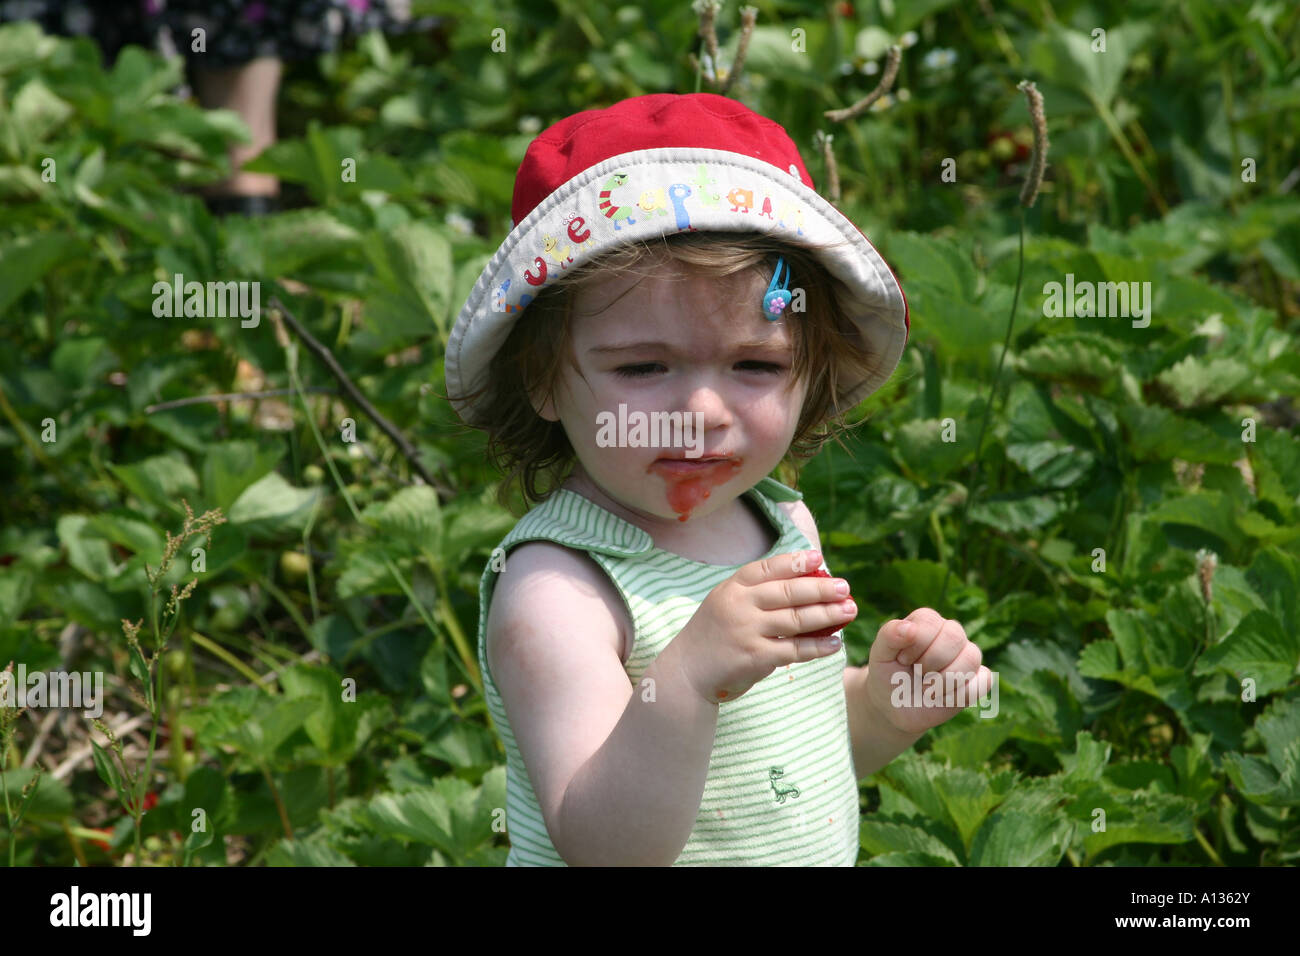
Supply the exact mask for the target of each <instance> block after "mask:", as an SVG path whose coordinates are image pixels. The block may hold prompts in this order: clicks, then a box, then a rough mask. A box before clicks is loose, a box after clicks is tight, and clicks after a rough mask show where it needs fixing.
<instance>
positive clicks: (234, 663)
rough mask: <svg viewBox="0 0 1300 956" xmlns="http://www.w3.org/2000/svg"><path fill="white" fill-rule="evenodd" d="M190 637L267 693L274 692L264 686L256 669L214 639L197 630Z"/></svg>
mask: <svg viewBox="0 0 1300 956" xmlns="http://www.w3.org/2000/svg"><path fill="white" fill-rule="evenodd" d="M190 637H191V638H192V639H193V641H194V643H195V644H198V645H199V647H202V648H203V649H204V650H206V651H208V652H209V653H210V654H212V655H214V656H216V657H219V658H221V659H222V660H223V661H225V662H226V663H227V664H229V665H230V666H231V667H233V668H234V669H235V670H237V671H239V673H241V674H243V675H244V676H245V677H247V678H248V679H249V680H250V681H252V682H253V683H254V684H256V685H257V686H258V687H260V688H262V690H265V691H267V692H269V693H274V691H272V690H271V688H269V687H267V686H266V684H265V683H264V682H263V680H262V676H261V675H260V674H258V673H257V671H255V670H253V669H252V668H251V667H249V666H248V665H247V664H245V663H244V662H243V661H241V660H240V659H239V658H238V657H236V656H235V655H234V654H231V653H230V652H229V651H227V650H226V649H225V648H224V647H222V646H221V645H220V644H218V643H216V642H215V641H212V640H209V639H208V638H206V637H204V636H203V635H202V634H200V633H199V632H198V631H191V632H190Z"/></svg>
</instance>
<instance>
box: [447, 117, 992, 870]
mask: <svg viewBox="0 0 1300 956" xmlns="http://www.w3.org/2000/svg"><path fill="white" fill-rule="evenodd" d="M512 218H513V222H514V229H513V231H512V232H511V233H510V235H509V236H508V237H507V238H506V240H505V242H504V243H503V244H502V246H501V247H500V249H499V250H498V251H497V253H496V255H495V256H493V258H492V259H491V261H490V262H489V263H488V264H487V266H486V267H485V269H484V271H483V274H482V275H481V276H480V278H479V280H478V282H477V284H476V285H475V287H474V290H473V292H472V294H471V295H470V297H469V300H468V301H467V302H466V304H465V306H464V308H463V309H462V310H461V313H460V316H459V318H458V320H457V322H456V326H455V328H454V329H453V331H452V335H451V338H450V343H449V346H448V349H447V357H446V378H447V384H448V395H449V397H450V399H451V401H452V402H453V404H454V406H455V407H456V409H457V411H458V413H459V414H460V415H461V417H462V418H463V419H464V420H465V421H466V422H468V423H469V424H471V425H474V426H476V427H481V428H484V429H486V430H487V431H488V434H489V437H490V447H491V448H492V450H493V452H494V455H495V457H496V458H497V460H498V462H499V463H500V464H501V465H502V466H503V468H504V470H506V471H507V472H508V482H509V481H518V482H519V483H520V484H521V486H522V488H523V489H524V495H525V498H526V499H527V500H529V501H533V502H540V505H539V506H538V507H535V508H533V510H531V511H529V512H528V513H527V514H526V515H525V516H524V517H523V518H522V519H521V520H520V521H519V523H518V524H517V525H516V526H515V528H514V529H513V530H512V531H511V532H510V533H509V534H508V535H506V537H505V538H504V539H503V540H502V542H501V544H500V547H499V549H498V550H497V551H496V552H494V559H493V561H492V562H490V563H489V566H488V568H487V569H486V570H485V571H484V574H483V578H482V582H481V588H480V616H479V635H478V656H479V665H480V668H481V670H482V673H483V676H484V686H485V689H486V693H487V703H488V708H489V712H490V713H491V716H492V719H493V722H494V724H495V726H496V729H497V731H498V733H499V734H500V736H501V738H502V741H503V743H504V746H505V749H506V754H507V807H506V821H507V827H508V830H509V835H510V842H511V851H510V854H509V857H508V860H507V865H542V866H547V865H551V866H561V865H565V864H571V865H613V866H619V865H669V864H681V865H765V864H766V865H814V864H821V865H825V864H830V865H843V866H852V865H853V864H854V862H855V861H856V859H857V855H858V818H859V808H858V780H859V778H861V777H865V776H868V775H870V774H871V773H874V772H875V771H876V770H877V769H879V768H880V767H881V766H883V765H884V764H885V763H887V762H888V761H889V760H891V759H892V758H893V757H894V756H896V755H897V754H898V753H900V752H901V751H902V750H904V749H906V748H907V747H908V746H910V745H911V744H912V743H913V742H914V741H915V740H916V739H917V738H918V737H919V736H920V734H921V733H923V732H924V730H925V729H927V728H928V727H931V726H934V725H935V724H937V723H939V722H941V721H942V720H946V719H947V718H948V717H950V716H952V714H954V713H956V710H957V708H955V707H948V708H935V707H931V708H929V709H928V710H924V711H922V710H920V709H919V708H899V707H896V706H891V704H890V683H889V679H890V677H891V676H893V675H895V674H898V673H903V672H907V671H909V669H911V668H912V667H913V665H915V666H916V668H917V670H918V672H919V671H939V670H945V669H954V668H955V667H956V666H957V665H958V664H964V665H966V666H967V669H969V668H970V665H971V663H972V662H973V665H974V667H975V668H979V650H978V648H976V647H975V645H973V644H970V643H969V642H968V641H967V639H966V636H965V633H964V632H963V631H962V629H961V627H960V625H958V624H957V622H955V621H944V619H943V618H941V617H940V616H939V615H938V614H936V613H935V612H933V611H931V610H929V609H920V610H917V611H914V612H913V613H912V615H910V616H909V618H908V620H907V621H906V622H904V621H891V622H889V623H887V624H886V625H885V626H884V627H882V628H881V631H880V634H879V635H878V636H877V639H876V642H875V644H874V645H873V648H872V656H871V659H870V665H871V666H870V667H869V668H856V667H846V655H845V653H844V651H843V648H842V646H841V643H840V637H839V635H840V629H841V628H843V626H844V625H845V624H847V623H848V622H849V621H851V620H852V619H853V618H854V616H855V615H856V613H857V609H856V607H855V605H854V604H853V602H852V601H851V600H850V599H848V591H849V589H848V584H847V582H845V581H843V580H840V579H836V578H832V577H830V575H829V574H828V573H826V571H825V569H824V564H823V562H822V558H821V555H820V553H819V550H818V549H819V548H820V541H819V537H818V532H817V527H816V524H815V523H814V522H813V519H812V515H811V514H810V513H809V512H808V509H807V508H806V507H805V506H804V505H803V503H802V501H801V499H802V495H801V494H800V493H799V492H798V491H795V490H793V489H791V488H789V487H787V486H785V485H783V484H781V483H779V482H777V481H775V480H774V479H772V478H770V477H767V476H768V474H769V473H770V472H771V471H772V470H773V468H774V467H775V466H776V465H777V464H778V463H779V462H780V461H781V460H782V459H783V458H785V456H786V455H787V453H789V452H791V451H793V452H794V453H795V454H798V455H802V456H806V455H808V454H811V453H812V452H813V451H815V450H816V448H817V447H819V445H820V444H821V443H822V442H823V441H824V440H825V436H824V434H822V433H821V432H819V431H818V429H819V428H820V427H821V426H823V425H825V423H826V422H828V421H831V420H833V419H835V418H836V417H837V416H840V415H842V414H844V413H845V412H847V411H849V410H851V409H852V408H853V407H854V406H855V405H856V404H857V403H858V402H859V401H860V400H861V399H862V398H863V397H865V396H866V395H868V394H870V393H871V392H872V391H874V390H875V389H877V388H879V387H880V386H881V385H882V384H883V383H884V382H885V381H886V380H887V379H888V377H889V375H890V374H891V373H892V371H893V370H894V368H895V367H896V365H897V364H898V361H899V358H900V356H901V354H902V349H903V346H904V344H905V342H906V339H907V332H908V322H907V306H906V302H905V301H904V299H903V295H902V290H901V289H900V288H899V286H898V283H897V280H896V279H895V278H894V275H893V273H892V272H891V271H890V270H889V268H888V266H887V265H886V264H885V263H884V261H883V260H882V259H881V258H880V256H879V255H878V254H877V253H876V251H875V249H874V248H872V246H871V244H870V243H868V242H867V241H866V239H865V238H864V237H863V236H862V234H861V233H860V232H859V231H858V229H857V228H856V227H855V226H854V225H853V224H852V223H851V222H850V221H849V220H848V219H846V218H845V217H844V216H843V215H841V214H840V213H839V212H838V211H837V210H836V209H835V208H834V207H833V206H831V205H830V204H829V203H827V202H825V201H824V200H823V199H822V198H821V197H820V196H819V195H818V194H817V193H816V192H815V191H814V190H813V189H812V184H811V179H810V177H809V176H808V172H807V169H805V167H804V164H803V161H802V159H801V158H800V156H799V153H798V150H797V149H796V148H795V146H794V144H793V143H792V142H791V141H790V138H789V137H788V136H787V135H786V133H785V131H784V130H783V129H782V128H781V127H780V126H779V125H777V124H776V123H774V122H772V121H771V120H768V119H765V118H764V117H761V116H759V115H757V114H755V113H753V112H752V111H751V110H749V109H747V108H746V107H745V106H743V105H742V104H740V103H738V102H736V101H734V100H731V99H727V98H725V97H721V96H716V95H713V94H707V93H705V94H692V95H673V94H656V95H650V96H640V97H635V98H633V99H628V100H624V101H623V102H620V103H617V104H615V105H613V106H611V107H609V108H607V109H603V110H587V111H584V112H581V113H578V114H576V115H574V116H570V117H568V118H567V119H565V120H562V121H561V122H559V123H557V124H556V125H554V126H552V127H551V128H549V129H548V130H546V131H544V132H543V133H542V134H541V135H540V136H538V137H537V139H536V140H534V142H533V143H532V144H531V145H530V146H529V148H528V150H527V153H526V155H525V157H524V161H523V164H522V165H521V167H520V170H519V174H518V177H517V180H516V183H515V192H514V202H513V209H512ZM539 477H545V478H546V479H547V482H546V487H545V488H543V489H539V487H538V479H539ZM508 482H507V483H506V484H503V486H502V488H503V494H504V489H505V488H506V486H507V484H508ZM818 573H820V574H821V575H822V576H814V575H816V574H818ZM909 623H910V624H911V625H912V630H913V631H915V632H916V633H907V632H906V631H905V628H906V626H907V625H908V624H909ZM982 671H983V672H984V673H986V669H982Z"/></svg>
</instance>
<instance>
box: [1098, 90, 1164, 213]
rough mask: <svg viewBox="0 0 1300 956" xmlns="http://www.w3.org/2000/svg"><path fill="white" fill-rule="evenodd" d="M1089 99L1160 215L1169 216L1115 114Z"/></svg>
mask: <svg viewBox="0 0 1300 956" xmlns="http://www.w3.org/2000/svg"><path fill="white" fill-rule="evenodd" d="M1088 98H1089V99H1090V100H1092V105H1093V108H1095V109H1096V110H1097V115H1098V116H1100V117H1101V121H1102V122H1103V123H1104V124H1105V125H1106V129H1108V130H1110V135H1111V137H1112V138H1113V139H1114V140H1115V143H1116V144H1117V145H1118V146H1119V151H1120V152H1121V153H1123V154H1124V158H1125V159H1126V160H1128V164H1129V166H1130V167H1132V169H1133V172H1135V173H1137V178H1138V179H1140V180H1141V181H1142V185H1143V186H1145V187H1146V190H1147V194H1148V195H1150V196H1151V199H1152V201H1153V202H1155V204H1156V208H1157V209H1159V210H1160V215H1161V216H1167V215H1169V206H1168V205H1166V204H1165V199H1164V197H1163V196H1161V195H1160V190H1159V189H1158V188H1156V184H1155V183H1153V182H1152V181H1151V177H1150V176H1148V175H1147V170H1146V167H1145V166H1143V165H1142V163H1141V162H1139V161H1138V158H1137V154H1136V153H1134V152H1133V147H1132V146H1130V145H1129V142H1128V138H1127V137H1125V135H1124V131H1123V130H1122V129H1120V128H1119V122H1118V121H1117V120H1116V119H1115V114H1114V113H1112V112H1111V111H1110V107H1109V106H1107V105H1106V104H1105V103H1103V102H1101V100H1099V99H1097V98H1096V97H1095V96H1093V95H1092V94H1091V93H1089V94H1088Z"/></svg>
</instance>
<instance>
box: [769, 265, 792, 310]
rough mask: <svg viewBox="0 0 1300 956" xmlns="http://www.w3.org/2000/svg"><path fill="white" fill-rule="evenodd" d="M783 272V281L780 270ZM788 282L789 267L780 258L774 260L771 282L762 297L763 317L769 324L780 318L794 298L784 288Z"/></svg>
mask: <svg viewBox="0 0 1300 956" xmlns="http://www.w3.org/2000/svg"><path fill="white" fill-rule="evenodd" d="M782 269H784V270H785V279H784V280H782V278H781V270H782ZM789 281H790V267H789V266H787V265H786V264H785V260H784V259H783V258H781V257H780V256H778V257H777V260H776V269H775V270H774V271H773V272H772V281H771V282H769V283H768V284H767V292H766V294H764V296H763V317H764V318H766V319H767V320H768V321H769V322H775V321H776V320H777V319H779V318H781V314H782V313H783V312H785V308H786V306H788V305H789V304H790V300H791V299H792V298H794V296H792V295H791V294H790V290H789V289H787V288H786V287H785V286H786V285H787V284H788V283H789Z"/></svg>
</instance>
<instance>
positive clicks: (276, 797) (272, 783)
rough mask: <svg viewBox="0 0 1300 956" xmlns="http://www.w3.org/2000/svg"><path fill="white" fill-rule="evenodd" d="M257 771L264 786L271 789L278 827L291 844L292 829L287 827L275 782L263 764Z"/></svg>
mask: <svg viewBox="0 0 1300 956" xmlns="http://www.w3.org/2000/svg"><path fill="white" fill-rule="evenodd" d="M258 769H260V770H261V771H262V776H264V777H265V778H266V785H267V786H268V787H270V788H271V799H272V800H274V801H275V809H276V811H277V812H278V813H279V814H280V826H282V827H284V838H285V839H286V840H288V841H290V842H291V843H292V842H293V827H291V826H290V825H289V813H288V811H287V810H285V808H284V801H283V800H282V799H280V791H279V790H278V789H277V788H276V786H275V781H274V780H272V779H271V771H270V770H268V769H267V768H266V766H265V765H263V764H259V765H258Z"/></svg>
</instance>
